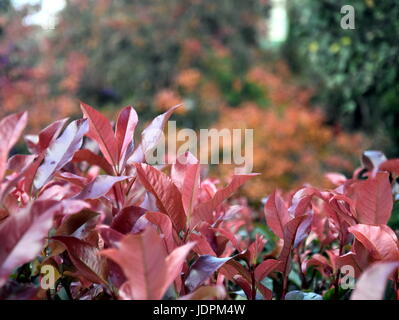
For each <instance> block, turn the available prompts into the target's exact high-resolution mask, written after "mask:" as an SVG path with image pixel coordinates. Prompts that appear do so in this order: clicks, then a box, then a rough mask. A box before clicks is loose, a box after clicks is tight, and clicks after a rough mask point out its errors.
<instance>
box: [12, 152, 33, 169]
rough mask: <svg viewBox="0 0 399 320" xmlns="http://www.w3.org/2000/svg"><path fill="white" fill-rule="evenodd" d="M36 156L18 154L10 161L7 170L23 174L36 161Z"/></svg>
mask: <svg viewBox="0 0 399 320" xmlns="http://www.w3.org/2000/svg"><path fill="white" fill-rule="evenodd" d="M35 158H36V156H35V155H25V154H16V155H14V156H12V157H11V158H10V159H8V163H7V170H10V171H15V172H21V171H23V170H24V169H25V168H26V167H28V166H29V165H30V164H32V162H33V161H34V160H35Z"/></svg>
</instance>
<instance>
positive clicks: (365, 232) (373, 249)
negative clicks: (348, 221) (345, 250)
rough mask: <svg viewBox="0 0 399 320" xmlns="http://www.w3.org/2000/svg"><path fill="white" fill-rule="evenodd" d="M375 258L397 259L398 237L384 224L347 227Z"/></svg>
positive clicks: (398, 253)
mask: <svg viewBox="0 0 399 320" xmlns="http://www.w3.org/2000/svg"><path fill="white" fill-rule="evenodd" d="M349 232H351V233H352V234H353V235H354V236H355V238H356V239H357V240H358V241H360V242H361V243H362V244H363V246H364V247H366V249H367V250H368V251H369V253H370V255H371V257H372V258H373V259H375V260H399V248H398V239H397V237H396V234H395V232H393V231H392V230H391V229H390V228H389V227H388V226H386V225H367V224H357V225H354V226H352V227H350V228H349Z"/></svg>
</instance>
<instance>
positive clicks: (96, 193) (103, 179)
mask: <svg viewBox="0 0 399 320" xmlns="http://www.w3.org/2000/svg"><path fill="white" fill-rule="evenodd" d="M128 178H129V177H114V176H97V177H96V178H95V179H94V180H93V181H92V182H90V183H89V184H88V185H87V186H86V187H84V188H83V190H82V191H81V192H80V193H79V194H77V195H76V196H75V197H74V199H78V200H87V199H98V198H101V197H102V196H105V195H106V194H107V193H108V192H109V191H110V190H111V188H112V187H113V186H114V184H115V183H117V182H120V181H123V180H126V179H128Z"/></svg>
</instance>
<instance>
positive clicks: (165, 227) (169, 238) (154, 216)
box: [145, 212, 176, 253]
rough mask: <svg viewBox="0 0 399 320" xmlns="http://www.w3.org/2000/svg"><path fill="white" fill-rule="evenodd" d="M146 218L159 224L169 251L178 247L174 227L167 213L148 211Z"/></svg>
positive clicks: (156, 224)
mask: <svg viewBox="0 0 399 320" xmlns="http://www.w3.org/2000/svg"><path fill="white" fill-rule="evenodd" d="M145 218H146V219H147V220H148V221H149V222H151V223H152V224H154V225H155V226H157V228H158V231H159V233H160V234H161V236H162V239H163V240H164V242H165V246H166V249H167V252H168V253H170V252H172V251H173V250H174V249H175V248H176V242H175V240H174V237H173V227H172V222H171V220H170V218H169V217H168V216H167V215H166V214H163V213H160V212H147V213H146V214H145Z"/></svg>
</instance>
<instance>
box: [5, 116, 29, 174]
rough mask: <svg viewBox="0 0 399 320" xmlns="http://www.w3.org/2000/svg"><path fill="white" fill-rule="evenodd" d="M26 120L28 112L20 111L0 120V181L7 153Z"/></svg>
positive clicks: (19, 134) (15, 141) (16, 139)
mask: <svg viewBox="0 0 399 320" xmlns="http://www.w3.org/2000/svg"><path fill="white" fill-rule="evenodd" d="M27 121H28V114H27V113H26V112H21V113H17V114H12V115H10V116H8V117H5V118H3V119H2V120H1V121H0V141H1V144H0V181H1V180H2V179H3V176H4V173H5V171H6V168H7V158H8V153H9V152H10V150H11V148H12V147H13V146H14V144H15V143H17V141H18V139H19V137H20V136H21V134H22V131H23V130H24V129H25V126H26V123H27Z"/></svg>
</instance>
